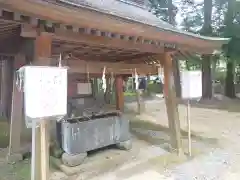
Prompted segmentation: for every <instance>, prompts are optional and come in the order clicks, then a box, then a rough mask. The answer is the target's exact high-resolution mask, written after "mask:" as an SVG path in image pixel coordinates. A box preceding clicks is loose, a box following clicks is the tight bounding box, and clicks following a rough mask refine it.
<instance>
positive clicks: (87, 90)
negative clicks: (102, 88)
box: [77, 83, 92, 95]
mask: <svg viewBox="0 0 240 180" xmlns="http://www.w3.org/2000/svg"><path fill="white" fill-rule="evenodd" d="M77 93H78V94H83V95H91V94H92V84H91V83H78V84H77Z"/></svg>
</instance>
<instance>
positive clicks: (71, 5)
mask: <svg viewBox="0 0 240 180" xmlns="http://www.w3.org/2000/svg"><path fill="white" fill-rule="evenodd" d="M0 3H1V7H3V8H8V9H12V10H16V11H19V12H23V13H26V14H29V15H31V16H35V17H36V18H39V19H46V20H50V21H52V22H57V23H63V24H67V25H74V26H80V27H88V28H92V29H98V30H102V31H105V32H112V33H117V34H123V35H129V36H133V37H139V38H142V39H144V40H150V41H158V42H164V43H169V44H176V45H177V47H181V48H182V47H184V48H187V49H195V50H194V51H195V52H199V53H202V52H204V53H212V52H213V51H214V50H219V49H221V47H222V45H223V44H227V43H228V41H229V39H226V38H215V37H206V36H200V35H197V34H193V33H189V32H185V31H182V30H179V29H178V28H176V27H174V26H172V25H170V24H168V23H166V22H164V21H162V20H160V19H159V18H157V17H156V16H155V15H153V14H152V13H151V12H149V11H148V10H147V9H146V8H143V7H140V6H136V5H134V4H129V3H126V2H123V1H121V0H38V1H35V0H0Z"/></svg>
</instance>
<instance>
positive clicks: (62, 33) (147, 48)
mask: <svg viewBox="0 0 240 180" xmlns="http://www.w3.org/2000/svg"><path fill="white" fill-rule="evenodd" d="M41 33H47V32H41ZM41 33H40V34H41ZM21 36H22V37H25V38H32V37H34V36H36V37H37V29H36V28H31V27H29V26H27V25H25V26H22V28H21ZM52 36H53V39H54V40H58V41H62V42H74V43H83V44H88V45H90V46H100V47H109V48H119V49H126V50H137V51H140V52H147V53H159V52H163V51H164V48H163V47H160V46H157V45H155V44H146V43H145V44H143V43H141V42H138V43H137V42H135V41H130V40H129V41H126V40H124V39H116V38H111V37H107V36H96V35H92V34H86V33H80V32H72V31H68V30H65V29H62V28H56V29H55V32H54V33H53V34H52Z"/></svg>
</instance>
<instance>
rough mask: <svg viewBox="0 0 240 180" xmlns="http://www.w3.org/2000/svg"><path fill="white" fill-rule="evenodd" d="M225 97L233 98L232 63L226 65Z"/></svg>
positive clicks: (234, 95)
mask: <svg viewBox="0 0 240 180" xmlns="http://www.w3.org/2000/svg"><path fill="white" fill-rule="evenodd" d="M225 95H226V96H227V97H229V98H235V97H236V94H235V86H234V65H233V62H232V61H229V62H228V63H227V75H226V79H225Z"/></svg>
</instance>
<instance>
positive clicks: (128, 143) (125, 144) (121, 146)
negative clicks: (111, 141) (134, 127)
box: [116, 140, 132, 150]
mask: <svg viewBox="0 0 240 180" xmlns="http://www.w3.org/2000/svg"><path fill="white" fill-rule="evenodd" d="M116 146H117V148H119V149H121V150H130V149H132V141H131V140H127V141H124V142H120V143H117V144H116Z"/></svg>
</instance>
